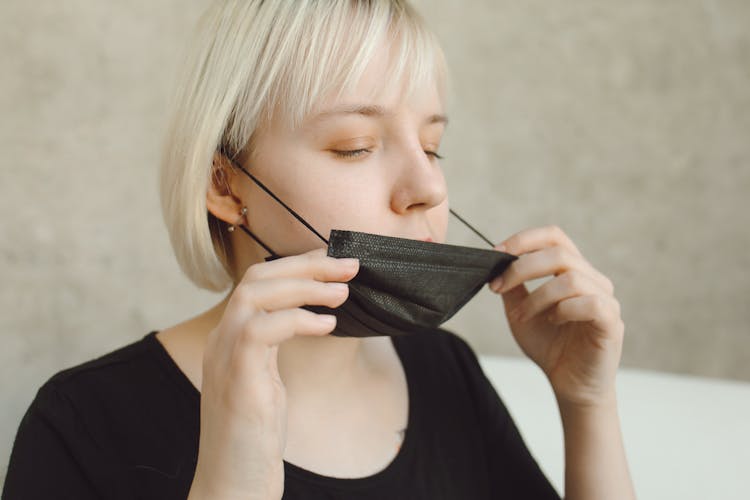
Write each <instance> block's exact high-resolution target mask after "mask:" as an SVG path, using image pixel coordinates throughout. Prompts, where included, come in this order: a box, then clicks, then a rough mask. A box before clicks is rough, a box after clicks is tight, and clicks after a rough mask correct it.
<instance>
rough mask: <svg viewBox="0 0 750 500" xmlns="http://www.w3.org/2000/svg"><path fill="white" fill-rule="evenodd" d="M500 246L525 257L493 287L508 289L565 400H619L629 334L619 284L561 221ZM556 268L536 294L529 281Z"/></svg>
mask: <svg viewBox="0 0 750 500" xmlns="http://www.w3.org/2000/svg"><path fill="white" fill-rule="evenodd" d="M495 249H497V250H501V251H503V252H507V253H510V254H513V255H517V256H518V257H519V258H518V259H517V260H515V261H514V262H513V263H512V264H511V265H510V266H509V267H508V268H507V269H506V270H505V272H504V273H503V274H502V275H501V276H500V277H499V278H495V280H493V281H492V282H490V288H491V289H493V291H494V292H496V293H501V294H502V298H503V302H504V303H505V312H506V314H507V316H508V323H509V325H510V329H511V332H512V333H513V336H514V337H515V339H516V342H518V345H519V346H520V347H521V349H522V350H523V352H524V353H525V354H526V355H527V356H529V357H530V358H531V359H532V360H533V361H534V362H535V363H536V364H537V365H539V367H540V368H541V369H542V370H543V371H544V373H545V374H546V375H547V378H548V379H549V381H550V384H551V385H552V389H553V391H554V392H555V396H556V397H557V399H558V401H559V402H561V403H565V404H570V405H578V406H591V405H600V404H605V403H610V402H612V401H613V399H614V397H615V396H614V394H615V375H616V372H617V366H618V365H619V363H620V356H621V354H622V341H623V335H624V333H625V324H624V323H623V321H622V319H621V318H620V303H619V302H618V301H617V299H615V297H614V295H613V292H614V286H613V285H612V282H611V281H610V280H609V279H608V278H607V277H606V276H604V275H603V274H602V273H600V272H599V271H597V270H596V269H594V267H593V266H592V265H591V264H590V263H589V262H588V261H587V260H586V259H584V258H583V256H582V255H581V252H579V251H578V248H576V246H575V245H574V244H573V242H572V241H571V240H570V238H568V236H567V235H566V234H565V233H564V232H563V231H562V230H561V229H560V228H559V227H557V226H546V227H541V228H532V229H527V230H524V231H520V232H518V233H516V234H514V235H513V236H511V237H510V238H508V239H507V240H505V241H504V242H502V243H500V244H498V245H496V246H495ZM553 274H554V277H553V278H552V279H550V280H548V281H546V282H545V283H543V284H542V285H540V286H539V287H538V288H537V289H535V290H534V291H533V292H531V293H529V291H528V290H527V289H526V285H524V282H525V281H526V280H531V279H536V278H541V277H543V276H547V275H553ZM499 279H502V285H501V287H500V288H499V289H496V285H497V282H498V280H499Z"/></svg>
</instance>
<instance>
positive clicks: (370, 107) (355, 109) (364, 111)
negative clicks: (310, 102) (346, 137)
mask: <svg viewBox="0 0 750 500" xmlns="http://www.w3.org/2000/svg"><path fill="white" fill-rule="evenodd" d="M392 114H393V112H390V111H388V110H386V109H385V108H384V107H382V106H378V105H375V104H353V105H347V106H339V107H337V108H333V109H329V110H327V111H323V112H321V113H318V114H317V115H315V116H314V117H313V120H314V121H317V120H325V119H328V118H331V117H333V116H338V115H362V116H371V117H382V116H388V115H392ZM433 123H442V124H444V125H446V126H447V125H448V117H447V116H446V115H443V114H434V115H430V116H428V117H427V118H426V119H425V121H424V125H432V124H433Z"/></svg>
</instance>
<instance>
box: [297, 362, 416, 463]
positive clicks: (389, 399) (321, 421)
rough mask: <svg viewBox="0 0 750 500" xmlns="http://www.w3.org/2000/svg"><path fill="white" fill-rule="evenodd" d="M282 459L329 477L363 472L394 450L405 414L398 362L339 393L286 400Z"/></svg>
mask: <svg viewBox="0 0 750 500" xmlns="http://www.w3.org/2000/svg"><path fill="white" fill-rule="evenodd" d="M287 412H288V413H287V441H286V447H285V451H284V460H286V461H287V462H291V463H292V464H294V465H296V466H298V467H301V468H303V469H307V470H309V471H312V472H315V473H317V474H321V475H324V476H329V477H339V478H356V477H366V476H370V475H372V474H375V473H376V472H378V471H380V470H382V469H384V468H385V467H386V466H387V465H388V464H389V463H390V462H391V461H393V459H394V458H395V457H396V455H397V454H398V452H399V449H400V446H401V443H402V441H403V437H404V432H405V429H406V427H407V422H408V417H409V391H408V387H407V382H406V378H405V376H404V373H403V371H402V370H401V367H400V365H399V366H397V367H395V368H394V369H393V370H392V372H391V373H390V375H389V376H388V377H387V378H385V379H384V380H379V381H377V382H373V383H371V384H370V385H368V386H363V387H361V390H359V391H357V392H356V393H354V394H351V395H349V396H347V397H345V398H341V397H338V398H335V399H333V398H332V399H330V400H319V401H316V404H315V405H307V406H303V405H297V404H295V401H293V400H290V401H288V409H287Z"/></svg>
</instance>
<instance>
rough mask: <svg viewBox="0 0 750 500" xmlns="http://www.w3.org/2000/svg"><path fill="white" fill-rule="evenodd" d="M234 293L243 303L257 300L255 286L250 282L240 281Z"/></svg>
mask: <svg viewBox="0 0 750 500" xmlns="http://www.w3.org/2000/svg"><path fill="white" fill-rule="evenodd" d="M234 295H235V296H237V298H238V299H239V301H240V302H241V303H243V304H252V303H253V301H254V300H255V290H254V287H253V286H252V285H250V284H248V283H240V284H239V285H238V286H237V288H236V289H235V291H234Z"/></svg>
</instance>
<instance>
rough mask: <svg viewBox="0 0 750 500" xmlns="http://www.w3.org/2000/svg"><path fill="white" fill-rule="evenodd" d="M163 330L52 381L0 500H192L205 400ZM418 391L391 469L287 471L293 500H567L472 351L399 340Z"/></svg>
mask: <svg viewBox="0 0 750 500" xmlns="http://www.w3.org/2000/svg"><path fill="white" fill-rule="evenodd" d="M155 334H156V332H150V333H148V334H147V335H146V336H144V337H143V338H142V339H140V340H138V341H136V342H133V343H132V344H129V345H127V346H124V347H121V348H119V349H117V350H115V351H113V352H111V353H108V354H106V355H104V356H102V357H99V358H97V359H95V360H91V361H88V362H86V363H83V364H80V365H78V366H75V367H72V368H68V369H66V370H62V371H60V372H58V373H56V374H55V375H54V376H52V377H51V378H50V379H49V380H48V381H47V382H45V383H44V384H43V385H42V386H41V388H40V389H39V391H38V392H37V394H36V397H35V398H34V400H33V401H32V403H31V405H30V406H29V408H28V410H27V411H26V413H25V415H24V417H23V419H22V421H21V423H20V426H19V428H18V432H17V434H16V438H15V442H14V445H13V450H12V453H11V457H10V464H9V466H8V471H7V477H6V482H5V485H4V489H3V495H2V498H3V499H4V500H6V499H7V500H17V499H24V500H30V499H76V500H86V499H93V498H103V499H135V498H139V499H140V498H143V499H161V500H168V499H185V498H187V495H188V491H189V489H190V484H191V481H192V477H193V473H194V471H195V464H196V460H197V452H198V434H199V416H200V392H199V391H198V390H197V389H196V388H195V387H194V386H193V385H192V384H191V382H190V381H189V380H188V378H187V377H186V376H185V375H184V374H183V373H182V371H181V370H180V369H179V368H178V366H177V365H176V364H175V363H174V361H173V360H172V358H171V357H170V356H169V354H168V353H167V351H166V350H165V349H164V347H163V346H162V344H161V343H160V342H159V340H158V339H157V338H156V337H155ZM391 341H392V342H393V345H394V346H395V348H396V351H397V353H398V355H399V357H400V359H401V362H402V364H403V366H404V370H405V373H406V378H407V383H408V388H409V399H410V401H409V422H408V427H407V430H406V434H405V438H404V442H403V444H402V446H401V449H400V451H399V452H398V455H397V456H396V457H395V458H394V460H393V461H392V462H391V463H390V464H389V465H387V466H386V467H385V469H383V470H381V471H380V472H378V473H376V474H374V475H372V476H368V477H364V478H355V479H339V478H331V477H325V476H321V475H318V474H316V473H313V472H311V471H308V470H305V469H302V468H300V467H297V466H295V465H293V464H291V463H285V491H284V499H287V500H291V499H306V500H316V499H379V500H382V499H410V500H418V499H429V500H440V499H446V500H447V499H450V500H453V499H456V500H468V499H501V498H522V499H559V498H560V496H559V495H558V493H557V492H556V491H555V489H554V488H553V487H552V485H551V484H550V483H549V481H548V479H547V478H546V477H545V475H544V474H543V472H542V471H541V469H540V468H539V466H538V465H537V463H536V461H535V460H534V458H533V457H532V455H531V454H530V453H529V450H528V449H527V448H526V446H525V444H524V442H523V440H522V438H521V436H520V434H519V432H518V429H517V427H516V426H515V424H514V422H513V420H512V419H511V417H510V415H509V413H508V411H507V409H506V407H505V405H504V404H503V402H502V400H501V399H500V397H499V396H498V394H497V392H495V390H494V388H493V387H492V385H491V384H490V382H489V381H488V379H487V378H486V376H485V375H484V373H483V372H482V369H481V367H480V365H479V363H478V360H477V357H476V355H475V353H474V352H473V350H472V349H471V348H470V346H469V345H468V344H467V343H466V342H465V341H464V340H463V339H461V338H460V337H459V336H457V335H455V334H454V333H452V332H450V331H448V330H445V329H442V328H440V329H436V330H435V331H433V332H429V333H425V334H416V335H411V336H404V337H391Z"/></svg>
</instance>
